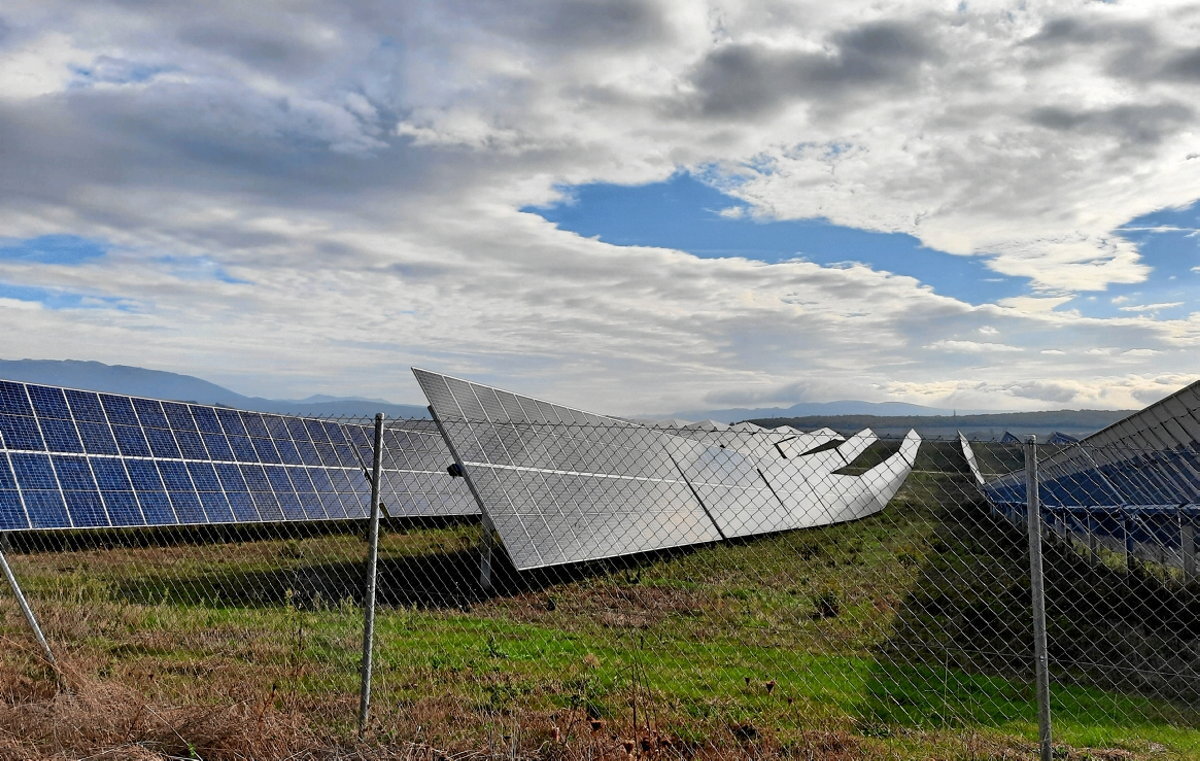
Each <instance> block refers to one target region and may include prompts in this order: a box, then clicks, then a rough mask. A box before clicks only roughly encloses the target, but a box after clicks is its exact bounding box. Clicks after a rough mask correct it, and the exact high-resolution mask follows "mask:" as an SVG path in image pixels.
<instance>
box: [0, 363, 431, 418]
mask: <svg viewBox="0 0 1200 761" xmlns="http://www.w3.org/2000/svg"><path fill="white" fill-rule="evenodd" d="M0 378H4V379H6V380H19V381H25V382H26V383H45V384H47V385H51V386H68V387H70V388H80V389H89V390H92V391H110V392H113V393H117V394H128V395H129V396H144V397H149V398H151V399H171V400H175V401H181V402H196V403H198V404H213V405H218V406H223V407H236V408H237V409H242V410H255V411H258V412H276V413H283V414H292V415H311V416H314V417H328V416H364V415H374V414H375V413H377V412H382V413H384V414H385V415H387V416H388V417H396V418H405V417H429V413H427V412H426V411H425V408H424V407H419V406H417V405H413V404H392V403H391V402H386V401H382V400H379V399H359V398H353V397H351V398H345V397H333V396H327V395H324V394H317V395H315V396H310V397H307V398H305V399H264V398H261V397H256V396H244V395H242V394H239V393H237V392H235V391H230V390H229V389H227V388H224V387H223V386H218V385H217V384H215V383H210V382H208V381H206V380H202V379H200V378H196V377H193V376H191V375H181V374H180V373H169V372H164V371H162V370H147V369H146V368H144V367H130V366H128V365H106V364H104V363H102V362H84V361H80V360H75V359H64V360H55V359H17V360H0Z"/></svg>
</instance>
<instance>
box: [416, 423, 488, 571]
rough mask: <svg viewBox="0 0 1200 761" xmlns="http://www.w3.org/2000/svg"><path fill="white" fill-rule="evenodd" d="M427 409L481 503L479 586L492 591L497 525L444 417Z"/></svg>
mask: <svg viewBox="0 0 1200 761" xmlns="http://www.w3.org/2000/svg"><path fill="white" fill-rule="evenodd" d="M425 409H427V410H429V417H431V418H433V422H434V425H436V426H437V429H438V433H440V434H442V441H444V442H446V449H448V450H449V451H450V457H451V458H453V460H454V464H455V466H456V467H457V470H458V475H459V476H461V477H462V480H463V481H466V483H467V489H468V490H469V491H470V492H471V496H472V497H474V498H475V504H477V505H479V515H480V517H481V518H482V520H481V521H480V528H481V530H482V534H481V535H480V537H479V587H480V588H481V589H483V591H485V592H490V591H492V588H493V580H492V555H493V553H494V552H495V548H496V538H495V534H496V527H495V526H494V525H492V519H491V518H490V517H489V516H488V512H487V508H486V507H485V506H484V502H483V498H482V497H480V496H479V491H478V490H477V489H476V488H475V482H474V481H472V480H471V475H470V473H468V472H467V467H466V465H464V464H463V459H462V457H460V456H459V454H458V450H457V449H455V448H454V442H453V441H451V440H450V434H449V433H447V432H446V426H444V425H443V424H442V419H441V418H440V417H438V414H437V411H436V410H434V409H433V407H432V406H431V407H426V408H425Z"/></svg>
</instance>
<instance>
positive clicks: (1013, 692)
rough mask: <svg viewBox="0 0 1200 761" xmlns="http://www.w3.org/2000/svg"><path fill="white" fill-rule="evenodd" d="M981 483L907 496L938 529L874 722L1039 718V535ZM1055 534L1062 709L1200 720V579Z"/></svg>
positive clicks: (1052, 580)
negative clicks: (1035, 614)
mask: <svg viewBox="0 0 1200 761" xmlns="http://www.w3.org/2000/svg"><path fill="white" fill-rule="evenodd" d="M960 486H961V485H960ZM973 492H974V489H973V488H972V487H970V485H969V483H968V484H967V485H966V486H965V487H961V488H959V489H958V491H957V493H956V494H952V495H940V496H942V497H943V498H942V499H938V500H936V502H935V501H933V500H928V499H925V500H921V499H919V498H914V497H912V496H911V495H910V496H909V497H908V499H909V502H908V504H907V505H900V506H898V507H899V508H900V509H906V508H907V509H910V510H923V511H925V514H926V516H927V517H928V516H929V515H932V516H933V517H934V519H935V525H936V529H935V530H934V532H933V534H932V536H931V537H930V538H929V541H928V542H927V546H926V548H925V549H924V556H923V557H920V558H918V559H917V560H916V561H915V562H919V563H920V572H919V574H918V576H917V579H916V581H915V583H913V584H912V586H911V587H910V589H909V591H908V593H907V595H906V596H905V599H904V600H903V603H902V605H901V607H900V609H899V610H898V611H897V612H896V614H895V618H894V623H893V627H892V630H891V633H890V635H889V636H888V638H887V639H886V640H885V641H884V642H883V643H881V644H880V645H879V646H878V647H877V649H876V660H877V662H876V665H875V666H874V668H873V670H872V673H871V676H870V679H869V681H868V684H867V688H866V699H865V701H864V704H863V705H862V707H861V709H860V710H859V712H858V713H859V715H860V717H861V719H862V723H863V724H864V726H865V727H868V728H876V729H878V728H883V727H886V726H889V725H900V726H919V727H954V726H980V727H996V726H1001V725H1005V724H1009V725H1011V724H1019V723H1028V724H1032V723H1033V722H1035V720H1036V702H1035V692H1034V679H1033V673H1034V658H1033V644H1032V643H1033V625H1032V617H1031V613H1030V610H1031V595H1030V592H1029V555H1028V540H1027V537H1026V534H1025V532H1024V530H1023V528H1022V527H1019V526H1015V525H1013V524H1011V523H1008V522H1006V521H1005V520H1003V519H1001V518H999V517H997V516H995V515H994V514H992V513H991V511H990V509H989V507H988V505H987V504H986V502H984V501H983V500H982V499H981V498H980V497H978V496H977V495H976V494H974V493H973ZM904 498H905V495H904V494H902V495H901V499H902V500H903V499H904ZM1047 533H1048V535H1047V536H1046V537H1045V541H1044V544H1043V548H1044V549H1043V552H1044V571H1045V573H1044V577H1045V589H1046V608H1047V631H1048V642H1049V647H1048V652H1049V659H1050V664H1051V680H1052V699H1051V705H1052V708H1053V710H1054V713H1055V716H1056V718H1057V719H1058V720H1059V721H1060V722H1062V723H1064V724H1069V725H1073V726H1075V727H1077V728H1080V729H1084V728H1087V727H1089V726H1092V727H1097V728H1101V729H1103V728H1124V729H1130V728H1136V727H1145V726H1150V725H1159V726H1162V725H1170V726H1171V727H1176V728H1200V712H1198V710H1197V708H1198V707H1200V670H1198V667H1200V585H1197V584H1194V583H1193V584H1184V583H1182V582H1181V581H1180V580H1179V578H1178V577H1177V576H1174V575H1173V574H1172V573H1171V572H1170V571H1168V570H1167V569H1164V568H1162V567H1150V566H1146V565H1141V564H1139V565H1136V566H1135V567H1133V568H1132V569H1126V568H1125V567H1124V565H1123V563H1122V562H1118V560H1119V559H1117V558H1104V557H1096V556H1092V555H1091V554H1089V553H1088V552H1087V551H1086V550H1084V549H1082V548H1081V547H1080V546H1078V545H1075V544H1073V543H1071V542H1068V541H1064V540H1062V539H1060V538H1058V537H1057V536H1054V535H1049V532H1047ZM881 731H882V730H881Z"/></svg>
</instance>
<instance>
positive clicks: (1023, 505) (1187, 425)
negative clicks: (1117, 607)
mask: <svg viewBox="0 0 1200 761" xmlns="http://www.w3.org/2000/svg"><path fill="white" fill-rule="evenodd" d="M960 440H961V445H962V449H963V453H964V455H965V456H966V458H967V462H968V464H969V466H970V468H971V471H972V473H973V474H974V477H975V480H976V482H977V483H978V484H979V486H980V490H981V491H982V492H983V494H984V496H985V497H986V498H987V499H988V501H989V502H990V503H991V504H992V506H993V508H994V509H995V510H996V511H997V512H998V513H1000V514H1001V515H1004V516H1005V517H1007V518H1009V519H1010V520H1012V521H1014V522H1024V521H1025V519H1026V514H1027V495H1026V484H1025V481H1026V474H1025V471H1024V470H1019V471H1015V472H1012V473H1008V474H1006V475H1003V476H1000V477H998V478H992V479H989V478H987V477H986V476H985V475H984V474H983V472H982V469H981V467H980V462H979V457H978V453H976V452H975V451H974V450H973V449H972V447H971V445H970V444H969V443H968V442H967V441H966V439H965V438H963V437H961V436H960ZM1038 497H1039V501H1040V503H1041V506H1042V508H1043V520H1044V521H1045V522H1046V523H1047V524H1048V525H1049V526H1050V527H1052V528H1053V529H1055V530H1057V531H1058V532H1059V533H1061V534H1063V535H1074V536H1076V537H1078V538H1079V539H1081V540H1083V541H1085V542H1087V543H1089V544H1097V545H1098V546H1108V547H1109V548H1110V549H1113V550H1115V551H1117V552H1124V553H1126V554H1127V555H1129V556H1138V557H1142V558H1144V559H1148V560H1153V561H1158V562H1171V563H1173V562H1175V561H1176V560H1179V561H1182V562H1183V563H1184V565H1185V567H1186V566H1187V565H1188V564H1189V563H1190V562H1191V561H1190V559H1189V558H1185V557H1183V556H1184V554H1186V553H1188V552H1191V551H1192V550H1188V549H1185V540H1184V536H1185V535H1186V536H1191V532H1192V531H1194V522H1195V519H1196V516H1197V515H1200V384H1192V385H1190V386H1188V387H1186V388H1184V389H1181V390H1180V391H1178V392H1176V393H1175V394H1172V395H1171V396H1169V397H1167V398H1166V399H1163V400H1162V401H1160V402H1158V403H1156V404H1153V405H1151V406H1149V407H1147V408H1146V409H1144V410H1141V411H1140V412H1137V413H1134V414H1133V415H1130V416H1129V417H1127V418H1124V419H1123V420H1120V421H1118V422H1117V423H1114V424H1113V425H1111V426H1109V427H1108V428H1105V429H1103V430H1102V431H1099V432H1098V433H1096V434H1093V435H1092V436H1088V437H1086V438H1084V439H1083V440H1081V441H1079V442H1077V443H1074V444H1067V445H1066V446H1065V447H1063V448H1056V449H1053V450H1051V454H1049V455H1048V456H1045V457H1039V461H1038ZM1187 543H1188V544H1190V540H1189V541H1188V542H1187Z"/></svg>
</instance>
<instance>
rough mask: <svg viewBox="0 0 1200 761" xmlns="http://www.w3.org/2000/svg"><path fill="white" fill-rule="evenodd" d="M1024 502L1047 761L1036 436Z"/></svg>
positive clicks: (1028, 450)
mask: <svg viewBox="0 0 1200 761" xmlns="http://www.w3.org/2000/svg"><path fill="white" fill-rule="evenodd" d="M1025 504H1026V508H1027V509H1026V511H1025V513H1026V518H1027V528H1028V531H1029V589H1030V592H1031V593H1032V599H1033V652H1034V666H1035V670H1036V674H1035V679H1036V681H1037V703H1038V743H1039V746H1040V750H1041V755H1040V758H1041V761H1051V757H1052V755H1053V750H1054V748H1053V746H1052V744H1051V739H1050V660H1049V656H1048V655H1047V652H1046V649H1047V647H1046V589H1045V585H1044V578H1043V576H1042V509H1041V505H1042V503H1041V498H1040V497H1039V496H1038V472H1037V437H1036V436H1030V437H1029V442H1028V443H1027V444H1026V445H1025Z"/></svg>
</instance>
